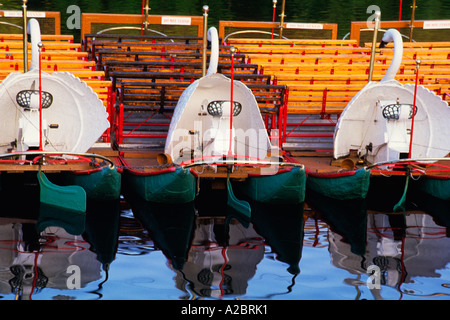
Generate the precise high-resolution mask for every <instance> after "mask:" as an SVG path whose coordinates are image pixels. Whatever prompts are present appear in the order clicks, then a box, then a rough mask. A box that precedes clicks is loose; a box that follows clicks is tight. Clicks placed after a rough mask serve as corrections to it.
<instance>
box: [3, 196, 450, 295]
mask: <svg viewBox="0 0 450 320" xmlns="http://www.w3.org/2000/svg"><path fill="white" fill-rule="evenodd" d="M129 199H130V200H131V198H127V201H128V200H129ZM307 199H308V205H307V208H308V209H307V210H306V211H304V209H303V206H281V205H276V206H275V205H274V206H270V205H263V204H258V203H251V207H252V220H251V223H250V225H249V226H248V228H245V227H244V226H243V225H242V224H241V223H240V222H239V221H237V220H234V219H231V220H229V219H226V217H225V216H223V215H222V213H220V214H217V212H215V211H214V210H212V209H210V210H204V211H203V212H198V211H197V209H196V206H195V204H194V203H188V204H184V205H161V204H152V203H146V202H139V201H129V202H128V204H127V205H129V207H125V206H124V203H119V202H114V203H109V202H108V203H104V202H102V203H92V202H90V203H88V212H87V214H86V220H85V223H84V230H83V231H82V232H81V233H80V234H75V235H74V234H71V232H72V233H77V232H74V230H75V229H71V228H67V230H66V229H64V228H62V227H61V226H58V225H57V221H58V219H55V220H54V221H53V222H51V223H50V225H48V226H47V227H46V228H45V229H44V230H43V232H41V233H39V232H38V230H39V226H37V224H38V223H39V221H42V218H40V217H39V213H41V212H42V210H45V209H43V208H42V207H41V208H39V209H38V210H36V212H37V214H36V213H35V214H34V216H35V217H34V218H30V216H31V215H30V214H29V213H28V215H26V217H18V216H15V217H14V218H8V217H2V218H0V292H1V293H0V295H1V296H3V298H5V299H99V298H101V299H110V298H111V297H112V298H115V299H121V298H124V299H125V298H127V299H128V298H137V299H142V298H146V299H160V298H161V296H160V294H161V290H162V289H161V288H162V287H164V288H165V291H164V290H163V291H164V292H166V293H165V294H166V296H165V297H166V298H168V299H173V300H176V299H236V298H238V299H241V298H255V297H256V298H258V299H284V298H286V299H324V298H325V299H326V298H332V299H342V297H344V298H345V299H349V298H350V299H352V298H356V299H415V298H429V299H449V295H450V291H449V286H448V283H449V282H450V281H449V280H448V279H449V277H450V272H449V266H450V264H449V263H450V252H449V250H448V248H449V245H450V239H449V235H450V233H449V227H450V224H449V218H448V210H447V209H448V208H449V207H448V202H438V201H435V199H432V198H429V199H425V198H420V199H416V204H417V205H419V204H420V208H421V209H420V210H419V209H417V210H415V211H407V212H406V215H403V214H402V213H397V214H391V213H381V212H379V211H371V210H367V209H366V205H365V203H364V202H340V201H328V200H327V199H323V198H320V197H317V198H314V196H312V195H311V194H310V195H309V197H308V198H307ZM419 200H420V201H419ZM425 208H427V210H426V211H425ZM8 214H11V215H12V214H16V215H17V213H14V212H8ZM4 215H5V213H4ZM45 217H46V218H47V219H48V218H49V217H53V218H57V216H54V215H50V214H48V212H46V214H45ZM53 218H52V219H53ZM46 223H49V222H48V221H47V222H46ZM305 249H306V250H305ZM154 253H156V254H154ZM159 253H163V254H164V255H162V254H159ZM73 266H76V267H78V268H79V269H80V278H79V279H77V278H75V275H76V270H75V269H73ZM110 266H111V267H110ZM115 266H117V267H115ZM373 266H375V267H377V268H378V270H379V272H380V273H379V275H380V277H379V284H380V286H379V287H374V288H369V286H368V280H369V279H370V276H371V275H373V274H370V273H369V270H370V268H371V267H373ZM149 267H150V268H153V269H149ZM149 277H150V278H151V279H150V280H151V281H149ZM78 287H79V288H80V289H76V288H78ZM71 288H75V290H73V289H71ZM305 288H307V289H305ZM330 288H332V290H331V289H330ZM55 289H56V290H57V291H54V290H55ZM125 292H126V293H125Z"/></svg>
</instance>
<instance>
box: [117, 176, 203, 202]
mask: <svg viewBox="0 0 450 320" xmlns="http://www.w3.org/2000/svg"><path fill="white" fill-rule="evenodd" d="M123 180H124V181H123V189H124V190H126V192H133V193H135V194H138V195H139V196H140V197H141V198H142V199H144V200H145V201H151V202H156V203H186V202H190V201H193V200H194V199H195V194H196V181H195V176H194V175H193V174H192V173H191V171H190V170H189V169H184V168H181V167H173V168H169V169H165V170H160V171H156V172H151V173H145V172H138V171H135V170H131V169H126V170H124V175H123Z"/></svg>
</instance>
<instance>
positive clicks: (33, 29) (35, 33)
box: [28, 19, 41, 71]
mask: <svg viewBox="0 0 450 320" xmlns="http://www.w3.org/2000/svg"><path fill="white" fill-rule="evenodd" d="M28 34H29V35H30V38H31V62H30V71H31V70H34V69H39V47H38V43H39V42H41V28H40V27H39V22H38V21H37V20H36V19H30V21H28Z"/></svg>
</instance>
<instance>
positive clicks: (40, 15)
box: [3, 10, 45, 18]
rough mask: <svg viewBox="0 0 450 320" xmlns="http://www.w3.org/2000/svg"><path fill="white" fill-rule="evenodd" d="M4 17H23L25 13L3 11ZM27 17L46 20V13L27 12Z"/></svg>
mask: <svg viewBox="0 0 450 320" xmlns="http://www.w3.org/2000/svg"><path fill="white" fill-rule="evenodd" d="M3 16H4V17H10V18H11V17H15V18H17V17H22V16H23V13H22V11H15V10H5V11H3ZM27 17H28V18H45V12H41V11H27Z"/></svg>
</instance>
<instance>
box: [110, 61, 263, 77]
mask: <svg viewBox="0 0 450 320" xmlns="http://www.w3.org/2000/svg"><path fill="white" fill-rule="evenodd" d="M217 69H218V72H219V73H224V72H226V73H230V70H231V63H223V62H219V63H218V67H217ZM104 70H105V74H106V76H108V75H109V74H110V73H111V72H114V71H142V72H158V71H166V70H170V71H172V72H173V71H175V72H181V73H183V72H188V73H189V72H198V71H201V70H202V63H201V62H181V61H180V62H175V61H174V62H172V61H160V60H157V61H124V60H110V61H107V62H106V63H105V64H104ZM234 70H235V72H236V73H239V74H242V73H248V74H257V73H258V65H256V64H242V63H237V64H234Z"/></svg>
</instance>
